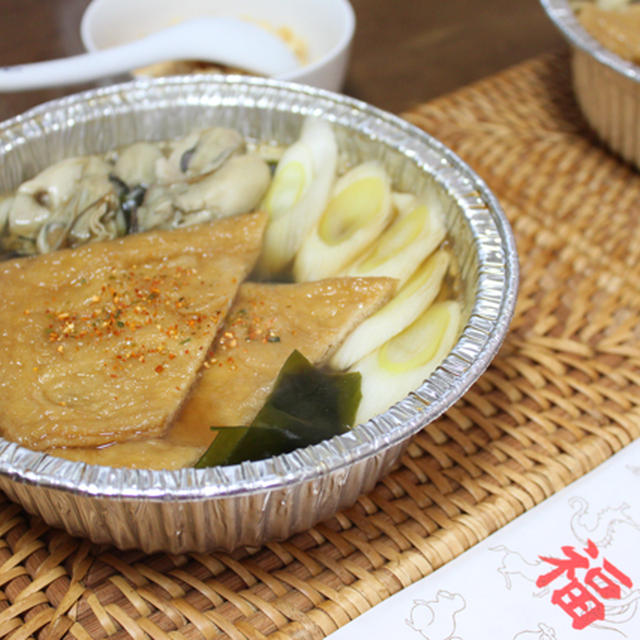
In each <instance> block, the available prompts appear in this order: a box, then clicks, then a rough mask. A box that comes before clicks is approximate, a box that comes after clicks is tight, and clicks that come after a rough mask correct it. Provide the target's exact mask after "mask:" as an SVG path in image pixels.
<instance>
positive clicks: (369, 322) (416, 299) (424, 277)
mask: <svg viewBox="0 0 640 640" xmlns="http://www.w3.org/2000/svg"><path fill="white" fill-rule="evenodd" d="M449 262H450V256H449V253H448V252H447V251H446V250H444V249H440V250H439V251H436V253H434V254H433V255H432V256H431V257H429V258H427V260H426V261H425V262H424V264H423V265H422V266H421V267H420V268H419V269H418V270H417V271H416V272H415V273H414V274H413V276H412V277H411V278H410V279H409V281H408V282H407V283H406V284H405V285H404V286H403V287H402V288H401V289H400V290H399V291H398V293H397V294H396V295H395V296H394V298H393V299H392V300H391V301H390V302H388V303H387V304H386V305H385V306H384V307H382V308H381V309H379V310H378V311H377V312H376V313H374V314H373V315H372V316H370V317H369V318H367V319H366V320H365V321H364V322H362V323H361V324H360V325H359V326H358V327H356V329H355V330H354V331H353V332H351V334H349V336H348V337H347V339H346V340H345V341H344V342H343V343H342V345H341V346H340V348H339V349H338V350H337V351H336V352H335V354H334V355H333V358H332V359H331V362H330V364H331V366H332V367H334V368H335V369H341V370H342V369H347V368H348V367H350V366H351V365H352V364H353V363H354V362H357V361H358V360H360V359H361V358H364V356H366V355H367V354H368V353H371V352H372V351H373V350H374V349H377V348H378V347H379V346H380V345H382V344H384V343H385V342H386V341H387V340H389V339H390V338H393V336H395V335H397V334H398V333H400V332H401V331H403V330H404V329H406V328H407V327H408V326H409V325H410V324H411V323H412V322H413V321H414V320H415V319H416V318H417V317H418V316H419V315H420V314H421V313H422V312H423V311H424V310H425V309H426V308H427V307H428V306H429V305H430V304H431V303H432V302H433V301H434V300H435V298H436V296H437V295H438V292H439V291H440V287H441V285H442V280H443V278H444V276H445V274H446V273H447V269H448V267H449Z"/></svg>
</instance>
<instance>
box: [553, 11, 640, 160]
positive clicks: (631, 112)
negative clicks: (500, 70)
mask: <svg viewBox="0 0 640 640" xmlns="http://www.w3.org/2000/svg"><path fill="white" fill-rule="evenodd" d="M541 3H542V6H543V8H544V9H545V11H546V12H547V14H548V15H549V17H550V18H551V20H552V21H553V22H554V24H555V25H556V26H557V27H558V29H560V31H561V32H562V34H563V35H564V37H565V38H566V40H567V41H568V42H569V44H570V45H571V46H572V51H573V54H572V62H571V66H572V72H573V89H574V93H575V96H576V99H577V101H578V104H579V106H580V109H581V111H582V113H583V114H584V116H585V118H586V119H587V121H588V122H589V124H590V125H591V126H592V127H593V129H594V130H595V131H596V133H597V134H598V135H599V136H600V138H601V139H602V140H603V141H604V142H605V143H606V144H607V146H608V147H609V148H610V149H612V150H613V151H615V152H616V153H618V154H619V155H620V156H622V157H623V158H624V159H625V160H628V161H629V162H632V163H633V164H635V166H636V168H640V127H638V122H639V121H640V67H639V66H638V65H636V64H633V63H632V62H629V61H628V60H624V59H622V58H620V57H619V56H618V55H616V54H615V53H613V52H612V51H609V50H608V49H607V48H605V47H604V46H603V45H602V44H600V42H598V41H597V40H596V39H595V38H593V37H592V36H591V35H590V34H589V33H587V31H585V29H584V28H583V27H582V25H581V24H580V22H579V20H578V18H577V17H576V15H575V13H574V11H573V9H572V8H571V5H570V4H569V1H568V0H541ZM638 37H640V34H638Z"/></svg>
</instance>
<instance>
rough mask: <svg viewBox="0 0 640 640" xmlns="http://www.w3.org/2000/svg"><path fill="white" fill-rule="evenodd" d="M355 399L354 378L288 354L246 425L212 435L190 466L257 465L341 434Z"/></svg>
mask: <svg viewBox="0 0 640 640" xmlns="http://www.w3.org/2000/svg"><path fill="white" fill-rule="evenodd" d="M360 397H361V394H360V374H359V373H335V372H326V371H323V370H321V369H318V368H317V367H314V366H313V365H312V364H311V363H310V362H309V361H308V360H307V359H306V358H305V357H304V356H303V355H302V354H301V353H300V352H299V351H293V352H292V354H291V355H290V356H289V358H288V359H287V361H286V362H285V363H284V365H283V366H282V369H281V370H280V373H279V374H278V378H277V379H276V382H275V385H274V388H273V391H272V392H271V394H270V395H269V397H268V398H267V401H266V402H265V405H264V406H263V407H262V409H261V410H260V411H259V413H258V415H257V416H256V417H255V419H254V420H253V422H252V423H251V425H250V426H248V427H224V428H222V429H214V430H215V431H217V434H216V437H215V438H214V440H213V442H212V444H211V445H210V446H209V448H208V449H207V451H206V452H205V453H204V455H203V456H202V457H201V458H200V460H198V462H197V463H196V465H195V466H196V468H204V467H213V466H218V465H229V464H238V463H240V462H243V461H245V460H262V459H264V458H269V457H271V456H275V455H278V454H281V453H288V452H290V451H293V450H294V449H298V448H299V447H306V446H308V445H311V444H317V443H318V442H322V441H323V440H326V439H328V438H332V437H333V436H336V435H340V434H342V433H346V432H347V431H348V430H349V427H350V426H351V425H352V424H353V421H354V419H355V414H356V411H357V409H358V404H359V403H360Z"/></svg>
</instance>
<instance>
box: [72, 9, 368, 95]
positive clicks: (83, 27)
mask: <svg viewBox="0 0 640 640" xmlns="http://www.w3.org/2000/svg"><path fill="white" fill-rule="evenodd" d="M104 1H105V0H91V2H90V3H89V4H88V5H87V8H86V9H85V10H84V12H83V14H82V19H81V20H80V38H81V40H82V44H83V45H84V47H85V49H86V50H87V51H90V52H93V51H98V50H99V48H98V47H97V46H96V44H95V42H94V40H93V36H92V33H91V29H90V26H89V23H90V21H91V18H92V16H93V14H94V13H95V11H96V10H97V9H96V7H97V6H99V4H100V3H101V2H104ZM333 2H337V3H338V5H339V6H340V10H341V11H342V14H343V20H344V22H343V25H342V27H343V28H342V36H341V38H340V40H339V41H338V42H337V43H336V44H335V45H334V46H333V47H331V48H330V49H328V50H327V51H325V53H324V54H323V55H322V56H321V57H320V58H318V59H317V60H314V61H313V62H310V63H309V64H306V65H303V66H301V67H299V68H298V69H295V70H294V71H290V72H288V73H285V74H282V75H281V76H278V78H277V79H278V80H285V81H289V82H300V81H301V80H300V79H301V78H304V77H305V76H307V75H310V74H312V73H315V72H316V71H317V70H318V69H320V68H322V67H324V66H325V65H327V64H330V63H331V62H333V61H334V60H335V59H336V58H337V57H338V56H340V55H341V54H342V53H343V52H346V51H347V49H348V48H349V46H350V44H351V41H352V40H353V35H354V33H355V28H356V16H355V12H354V10H353V7H352V6H351V3H350V2H349V0H333Z"/></svg>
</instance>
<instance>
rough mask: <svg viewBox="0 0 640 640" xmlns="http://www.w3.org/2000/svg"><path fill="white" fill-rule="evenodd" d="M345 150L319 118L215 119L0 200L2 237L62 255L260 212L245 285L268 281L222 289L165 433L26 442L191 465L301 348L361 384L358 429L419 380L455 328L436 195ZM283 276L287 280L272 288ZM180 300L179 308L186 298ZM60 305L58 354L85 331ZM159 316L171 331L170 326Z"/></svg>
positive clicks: (248, 416) (181, 345)
mask: <svg viewBox="0 0 640 640" xmlns="http://www.w3.org/2000/svg"><path fill="white" fill-rule="evenodd" d="M343 147H344V140H343V139H341V138H340V139H339V141H338V140H337V139H336V137H335V135H334V132H333V131H332V129H331V127H330V126H329V125H328V124H326V123H324V122H321V121H315V120H312V119H308V120H307V121H305V123H304V125H303V127H302V130H301V134H300V138H299V139H298V140H297V141H296V142H295V143H293V144H292V145H290V146H288V147H286V148H281V147H275V146H273V145H255V144H248V143H247V141H245V140H244V139H243V138H242V136H240V134H238V132H235V131H233V130H229V129H222V128H212V129H207V130H204V131H198V132H195V133H192V134H189V135H187V136H183V137H181V138H180V139H177V140H171V141H163V142H159V143H136V144H134V145H130V146H128V147H126V148H121V149H118V150H117V151H115V152H110V153H107V154H102V155H99V156H85V157H81V158H72V159H68V160H64V161H62V162H61V163H57V164H56V165H54V166H52V167H50V168H49V169H45V171H43V172H41V173H40V174H38V175H37V176H36V177H34V178H33V179H31V180H29V181H26V182H25V183H23V184H22V185H21V186H20V187H19V188H18V189H17V190H16V192H14V193H13V194H8V195H5V196H4V198H3V199H2V200H1V201H0V215H1V216H2V221H3V222H4V233H3V236H2V246H3V248H4V250H5V251H6V252H7V253H10V252H12V253H15V254H20V255H37V254H49V255H51V252H52V251H55V250H58V249H65V255H68V256H71V257H73V256H74V255H76V253H77V252H81V251H82V248H81V247H87V246H91V245H93V244H95V246H104V244H102V243H105V242H106V243H109V242H115V243H118V242H120V243H121V242H123V241H122V240H118V238H122V237H123V236H127V235H129V234H132V235H133V236H136V235H138V234H140V236H139V237H140V238H144V237H145V234H153V233H157V234H160V236H159V237H160V238H164V234H169V236H171V235H175V234H180V233H185V232H188V231H189V229H192V228H193V229H196V230H197V229H198V225H211V226H215V225H217V224H220V221H224V220H228V219H235V218H237V219H238V220H242V216H245V215H246V214H247V212H250V211H253V210H256V209H260V210H265V211H266V222H265V224H266V227H265V230H264V234H263V236H262V238H263V239H262V244H261V247H260V248H259V256H256V259H255V260H252V259H251V258H248V261H247V262H246V263H245V267H246V269H245V270H246V271H247V272H249V271H252V273H251V276H250V277H249V278H248V279H249V280H259V281H260V282H259V283H254V284H252V283H250V282H247V283H246V284H240V282H238V288H237V290H235V291H234V292H233V293H230V294H229V295H228V301H227V306H226V307H224V313H221V314H220V315H221V318H220V321H221V324H220V326H216V325H214V326H213V328H212V329H211V331H212V335H211V347H210V348H208V349H201V347H203V345H202V344H199V345H198V346H197V349H198V350H199V351H204V353H202V354H201V359H200V360H197V361H196V365H197V367H196V368H197V372H194V373H193V377H192V378H190V379H189V380H190V381H188V382H189V383H188V384H187V383H184V384H183V386H182V387H181V388H180V389H179V393H178V396H179V397H178V398H177V400H175V401H174V404H175V407H174V410H173V411H168V412H167V413H168V416H166V417H164V418H162V417H161V418H158V419H157V424H156V427H157V429H156V431H154V432H153V433H151V434H149V433H145V430H144V429H136V428H135V425H133V433H131V434H128V435H127V437H124V438H113V439H110V434H108V433H107V434H106V436H105V441H104V442H100V443H97V444H96V443H95V442H91V443H89V444H90V446H82V443H81V442H80V443H79V441H77V440H75V441H73V442H70V443H64V442H60V441H53V442H50V441H48V440H47V439H46V438H44V439H43V440H42V442H43V443H44V446H42V447H40V446H39V444H38V442H35V443H34V442H33V441H29V442H26V444H27V446H32V447H34V448H43V449H45V450H48V451H50V452H51V453H54V454H55V455H61V456H64V457H69V458H72V459H79V460H85V461H87V462H90V463H97V464H108V465H112V466H133V467H142V468H144V467H148V468H176V467H180V466H189V465H192V464H194V462H195V461H197V460H198V458H199V457H200V456H201V454H202V453H203V451H204V450H205V449H206V447H207V444H208V442H209V441H210V440H211V438H212V432H211V430H210V427H211V426H216V427H226V426H230V427H237V426H246V425H248V424H250V423H251V421H252V419H253V418H254V417H255V415H256V414H257V413H258V412H259V411H260V408H261V407H262V406H263V405H264V403H265V401H266V400H267V398H268V397H269V394H270V393H271V392H272V391H273V386H274V384H275V381H276V379H277V377H278V373H279V372H280V370H281V367H282V365H283V364H284V362H285V361H286V359H287V357H288V356H289V355H290V353H291V351H292V350H300V351H301V352H302V353H303V354H304V355H305V356H307V357H308V358H309V359H310V360H311V361H312V362H313V363H314V364H316V365H319V366H323V367H330V368H332V369H333V370H335V371H348V372H351V373H357V374H359V375H360V376H361V380H362V400H361V401H360V403H359V408H358V410H357V413H356V416H355V418H354V420H355V422H356V423H357V422H362V421H365V420H367V419H369V418H370V417H372V416H373V415H376V414H377V413H380V412H382V411H384V410H385V409H386V408H387V407H388V406H390V405H391V404H392V403H393V402H395V401H397V400H399V399H401V398H402V397H404V396H405V395H406V394H407V393H408V391H410V390H411V389H413V388H415V387H417V386H418V385H419V384H420V382H421V381H422V380H423V379H424V378H425V377H426V376H427V375H428V374H429V372H430V371H431V370H432V369H433V368H435V366H437V364H438V363H439V362H440V361H441V360H442V359H443V358H444V357H445V356H446V354H447V353H448V351H449V350H450V349H451V347H452V346H453V344H454V342H455V339H456V338H457V336H458V333H459V330H460V304H459V302H458V299H459V297H460V283H459V280H458V278H457V266H456V262H455V259H454V256H453V255H452V252H451V250H450V248H449V247H448V244H447V240H446V232H445V230H446V226H445V220H444V215H445V214H444V211H443V206H442V203H441V201H440V199H439V195H438V192H437V190H436V189H435V188H434V189H432V190H426V191H425V192H424V193H421V194H420V195H419V196H416V195H412V194H409V193H407V192H406V190H405V191H399V190H398V188H397V186H396V185H394V184H392V183H391V180H390V177H389V175H388V173H387V171H386V170H385V169H384V168H383V165H382V163H381V162H380V161H379V160H375V159H373V160H367V161H364V162H361V163H358V164H356V165H355V166H352V164H351V163H348V162H346V161H345V158H346V157H348V155H349V154H345V153H344V151H345V150H344V148H343ZM141 232H145V233H141ZM147 237H149V236H147ZM135 240H136V238H132V239H128V242H129V243H132V242H134V241H135ZM125 242H126V241H125ZM136 251H137V249H136V247H134V248H133V253H134V254H135V253H136ZM74 252H76V253H74ZM212 253H215V250H213V251H212ZM79 255H80V256H81V257H82V255H83V254H82V253H80V254H79ZM38 260H41V258H37V257H36V258H29V259H27V260H24V259H23V260H18V261H17V262H18V263H20V264H23V263H26V262H30V261H36V262H37V261H38ZM254 262H255V266H254ZM247 265H249V266H247ZM128 268H129V267H128ZM241 279H242V278H241ZM283 280H288V281H290V283H289V284H270V283H274V282H276V281H279V282H282V281H283ZM102 286H108V283H107V284H106V285H105V284H103V285H102ZM135 289H136V287H135V286H134V287H133V289H132V291H133V292H134V293H135ZM138 289H140V287H138ZM144 292H145V295H147V298H145V301H146V302H147V303H148V304H149V305H150V307H149V309H151V308H152V307H153V305H154V304H156V302H167V301H166V300H164V298H163V296H164V292H162V291H158V293H157V294H156V296H155V297H154V296H152V294H153V291H152V290H151V287H149V288H148V289H144ZM120 293H121V292H120ZM129 293H131V292H129ZM179 293H180V292H179V291H177V292H174V294H175V295H174V297H173V298H171V300H170V302H171V303H172V304H178V303H179V302H180V296H179V295H178V294H179ZM92 295H97V294H95V293H94V294H92ZM132 295H133V294H132ZM136 295H137V294H136ZM161 298H162V300H160V299H161ZM154 301H156V302H154ZM130 302H131V301H130V300H129V301H128V302H127V303H128V304H129V303H130ZM223 306H224V305H223ZM133 309H134V312H135V305H134V307H133ZM149 309H146V310H147V311H149ZM25 310H26V309H25ZM130 311H131V309H129V308H127V313H129V312H130ZM65 313H67V311H65V310H62V311H60V312H59V313H58V314H57V315H55V314H54V317H53V318H50V319H49V320H50V321H51V322H50V324H53V326H52V327H47V328H48V329H49V333H48V334H46V335H45V336H44V337H43V338H42V339H44V340H45V341H48V342H46V344H47V345H48V346H54V347H56V348H57V347H59V346H63V347H66V345H67V343H66V342H64V341H65V340H67V342H69V341H71V340H72V339H73V335H72V334H73V332H74V331H75V330H76V327H73V328H72V329H71V330H68V334H69V335H66V336H65V333H64V332H65V327H67V328H68V326H69V323H68V321H67V318H66V317H64V314H65ZM121 313H122V311H121ZM116 314H118V308H117V305H116V306H113V307H112V308H111V310H110V311H109V313H107V314H106V316H104V317H102V316H101V317H100V318H99V319H100V321H101V322H105V321H107V322H108V323H110V327H111V329H114V327H115V330H114V333H115V332H117V331H118V330H119V329H122V334H126V332H127V330H128V326H127V325H126V324H125V322H124V319H121V317H120V316H118V315H116ZM58 316H63V317H62V318H61V319H60V318H58ZM181 317H182V316H181ZM119 323H122V324H123V326H122V327H120V326H119ZM157 326H158V327H160V328H161V329H162V331H165V330H166V329H167V328H168V326H172V325H167V326H164V325H161V324H158V325H157ZM51 329H53V331H54V333H55V334H56V339H54V340H53V341H52V340H51V337H52V336H51ZM158 331H160V329H159V330H158ZM162 331H160V332H161V333H162ZM176 331H177V330H176ZM216 333H217V335H216ZM74 335H75V334H74ZM60 336H62V339H61V340H58V338H60ZM112 337H117V336H112ZM169 337H171V336H169ZM173 338H174V340H173V343H172V344H171V345H170V346H169V347H166V348H167V352H169V351H170V349H171V348H172V349H173V351H174V352H175V353H173V352H171V353H173V355H174V356H177V355H178V354H179V355H180V357H181V358H182V357H184V356H185V353H184V352H190V351H191V346H193V345H191V346H190V343H191V341H192V337H191V336H190V335H186V334H185V335H182V333H180V332H177V333H176V336H173ZM123 339H124V340H126V339H127V337H126V335H123ZM129 339H131V336H129ZM82 340H84V341H85V342H87V341H88V340H89V337H88V336H87V335H85V336H83V337H82ZM77 344H80V343H79V342H77ZM77 344H74V346H77ZM138 351H139V350H138ZM138 351H135V350H134V351H132V353H134V355H136V357H137V358H138V361H139V358H140V357H143V358H145V356H146V357H149V355H148V354H145V353H138ZM56 353H57V352H54V353H53V357H57V356H56V355H55V354H56ZM167 357H168V356H167ZM145 359H146V358H145ZM176 360H180V358H178V357H176V358H175V360H171V361H167V362H166V363H165V364H158V365H155V367H158V366H161V367H163V368H162V369H161V370H160V371H155V367H154V373H155V374H156V376H157V379H161V377H162V376H163V374H165V373H167V371H168V370H169V365H172V366H173V363H174V362H175V361H176ZM191 364H192V369H193V368H194V367H193V362H192V363H191ZM165 367H166V368H165ZM256 371H259V375H258V376H257V377H256ZM33 373H34V378H38V377H41V375H42V374H39V375H36V374H37V372H33ZM152 379H153V376H152ZM45 382H46V381H45ZM45 382H43V383H42V384H43V385H44V384H45ZM150 384H151V383H150ZM36 386H37V385H36ZM381 391H384V392H385V393H381ZM144 402H146V400H144V401H143V402H142V404H143V406H144ZM216 414H219V415H217V416H216ZM13 419H14V420H16V419H19V418H15V417H14V418H13ZM349 426H350V425H349ZM53 428H54V429H55V428H56V427H55V424H53ZM157 431H159V432H160V433H158V432H157ZM2 434H3V436H4V437H6V438H8V439H17V440H18V441H19V442H22V443H25V441H24V440H21V439H20V438H19V437H16V436H15V433H12V428H11V425H10V424H6V423H5V424H3V425H2ZM69 445H72V446H69Z"/></svg>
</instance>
